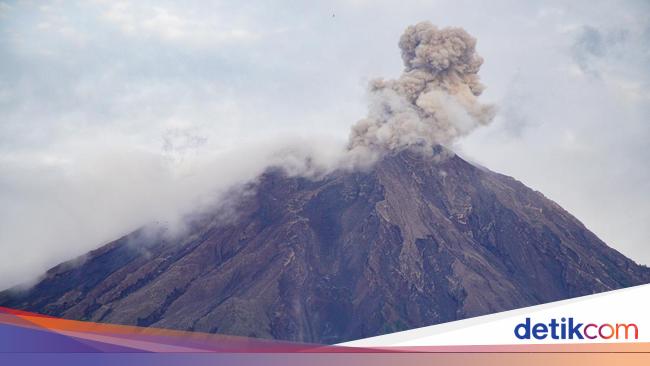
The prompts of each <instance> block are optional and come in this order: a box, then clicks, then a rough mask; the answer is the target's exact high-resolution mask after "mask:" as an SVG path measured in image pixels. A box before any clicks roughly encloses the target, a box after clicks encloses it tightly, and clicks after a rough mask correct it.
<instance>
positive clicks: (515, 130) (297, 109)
mask: <svg viewBox="0 0 650 366" xmlns="http://www.w3.org/2000/svg"><path fill="white" fill-rule="evenodd" d="M648 13H650V3H648V2H647V1H639V0H623V1H621V2H616V3H613V2H608V1H591V0H590V1H586V0H576V1H572V2H570V3H568V2H566V1H554V0H548V1H544V2H543V3H540V2H521V1H499V2H485V3H483V2H472V3H465V2H458V1H451V0H438V1H427V2H408V1H406V2H401V3H400V4H399V6H396V5H395V2H387V1H382V0H378V1H352V2H350V1H333V2H318V3H314V2H284V1H279V2H274V3H272V4H271V3H269V2H264V1H255V0H254V1H251V2H248V3H247V5H246V6H242V5H241V3H240V2H235V1H218V2H209V3H207V2H205V1H197V0H188V1H185V2H183V3H182V4H179V3H178V2H170V1H148V0H142V1H137V2H136V1H93V2H89V1H75V0H67V1H57V2H54V1H52V2H49V1H43V2H39V3H34V2H19V1H3V0H0V203H1V204H0V250H2V253H3V254H2V255H0V287H7V286H10V285H13V284H16V283H18V282H22V281H24V280H25V279H27V278H33V277H34V276H36V275H38V274H40V273H42V272H43V271H45V270H46V269H48V268H49V267H51V266H53V265H55V264H57V263H59V262H61V261H64V260H67V259H69V258H72V257H75V256H77V255H80V254H83V253H85V252H87V251H88V250H92V249H94V248H96V247H99V246H100V245H102V244H104V243H106V242H108V241H110V240H113V239H115V238H117V237H119V236H120V235H123V234H125V233H127V232H129V231H131V230H133V229H134V228H136V227H138V226H139V225H142V224H145V223H147V222H151V221H152V220H154V221H155V220H162V221H165V220H166V221H169V219H170V217H174V216H175V213H176V212H179V211H183V210H185V209H187V207H188V206H191V205H192V204H194V203H196V204H197V205H198V206H201V205H204V204H208V203H209V202H210V201H211V200H218V199H219V197H220V196H222V195H223V194H222V193H220V192H223V191H224V189H225V188H224V187H225V186H227V185H228V184H235V185H236V184H238V183H237V182H241V181H247V180H249V179H252V178H251V177H254V176H255V175H256V174H258V173H259V171H260V170H261V169H263V167H264V166H266V165H268V164H273V161H272V160H273V159H276V161H277V159H279V160H282V161H284V162H286V163H289V162H291V166H293V168H291V169H292V171H294V172H295V171H299V172H303V171H305V169H309V170H311V171H312V173H313V172H314V171H319V170H321V171H322V170H327V169H331V166H333V165H337V164H339V163H338V159H339V157H340V154H342V151H345V150H346V148H347V146H346V144H347V143H348V140H349V138H350V125H351V124H353V123H354V121H357V120H359V118H360V117H361V116H367V117H366V119H371V120H372V121H371V122H372V123H371V124H370V126H371V127H373V128H374V127H376V128H377V129H376V131H374V132H371V133H370V134H369V136H368V139H367V141H366V142H363V141H362V142H360V143H359V144H360V146H363V144H366V145H373V146H375V147H373V149H375V148H377V149H379V150H381V149H386V148H389V147H390V146H402V145H403V144H406V145H408V144H409V143H412V142H413V143H415V144H422V143H423V142H422V141H423V140H422V137H421V136H412V138H407V139H405V140H404V141H401V142H400V141H399V140H397V141H395V140H391V139H390V138H388V137H386V136H391V134H390V133H386V134H385V135H384V132H383V131H384V130H386V131H387V132H394V131H393V127H396V126H399V124H395V125H392V124H391V125H390V126H391V127H390V128H388V127H387V128H383V127H382V126H383V125H386V124H387V123H386V122H391V123H392V122H394V121H393V119H394V116H392V117H390V116H387V115H385V113H384V112H385V105H386V104H388V105H389V106H390V105H391V104H390V103H395V104H396V105H395V106H394V107H391V108H394V109H395V110H400V111H404V113H405V114H406V116H409V117H413V120H414V121H416V122H418V123H416V124H415V126H417V128H423V131H424V132H425V133H422V134H421V135H424V136H427V135H428V134H429V135H430V136H434V137H432V138H431V139H430V140H431V141H438V139H439V140H440V141H450V139H451V141H452V142H450V143H451V144H452V145H453V149H454V150H455V151H456V152H458V153H459V154H461V155H462V156H463V157H464V158H468V159H471V160H474V161H477V162H478V163H480V164H482V165H484V166H486V167H489V168H490V169H492V170H495V171H498V172H501V173H505V174H508V175H511V176H514V177H516V178H517V179H519V180H521V181H523V182H524V183H525V184H527V185H528V186H530V187H533V188H534V189H537V190H539V191H541V192H543V193H544V195H546V196H547V197H549V198H551V199H553V200H555V201H556V202H558V203H559V204H560V205H561V206H562V207H564V208H566V209H567V210H568V211H569V212H571V213H572V214H574V215H575V216H576V217H578V218H579V219H580V220H581V221H582V222H583V223H585V225H586V226H587V227H588V228H589V229H590V230H592V231H594V232H595V233H596V234H597V235H598V236H599V237H601V238H602V239H603V240H604V241H605V242H607V243H608V244H609V245H611V246H612V247H614V248H615V249H617V250H619V251H621V252H623V254H625V255H627V256H629V257H631V258H632V259H634V260H636V261H638V262H641V263H646V264H648V263H650V246H648V245H647V243H648V239H649V238H650V225H647V222H648V221H650V200H648V199H647V192H649V191H650V183H649V182H650V166H649V165H648V164H647V162H648V161H649V160H650V150H648V149H647V141H649V140H650V124H648V116H650V72H649V71H648V67H647V65H648V64H650V59H649V55H650V20H649V19H648V17H647V16H646V14H648ZM332 14H335V15H336V16H335V17H332ZM422 19H428V20H430V21H431V22H432V23H433V24H437V25H438V26H439V27H440V28H438V30H437V31H438V32H440V31H442V30H443V29H446V28H445V27H448V26H458V25H460V26H463V27H464V28H465V29H466V30H467V32H468V33H469V34H471V35H473V36H475V37H476V38H477V39H478V40H479V42H478V43H477V44H475V45H474V52H476V53H478V54H480V55H482V56H484V57H485V61H484V63H483V64H482V65H481V70H480V75H481V80H482V81H483V82H484V83H485V84H486V85H488V86H489V87H488V88H486V89H485V90H484V91H483V93H482V94H481V95H480V100H481V101H482V102H481V103H478V102H477V104H476V106H481V105H490V104H494V105H497V106H498V110H496V114H495V116H494V118H493V120H492V122H491V123H489V124H487V125H485V126H484V127H482V128H478V129H475V130H473V132H472V133H471V134H468V135H466V136H463V135H462V133H463V132H462V131H464V129H463V127H464V126H467V130H471V129H472V128H474V127H475V126H479V125H480V124H479V123H478V122H477V120H480V119H477V120H473V119H467V120H466V121H467V124H466V125H464V124H461V125H459V126H451V127H453V128H450V129H449V131H452V133H447V132H445V133H442V132H440V131H447V130H446V129H445V128H444V126H445V125H444V124H443V125H441V126H443V128H441V129H440V130H438V131H439V132H438V133H437V134H430V132H431V131H429V130H428V129H427V127H426V126H427V125H425V126H424V127H423V126H421V124H419V119H422V116H424V117H425V118H424V120H426V119H427V118H426V117H427V116H426V114H423V113H425V110H424V109H422V108H421V107H419V106H418V105H417V104H415V105H414V104H413V103H412V102H410V101H409V99H408V98H406V97H405V95H407V94H408V93H403V94H398V92H397V91H395V90H393V89H392V88H393V87H397V85H398V84H399V80H401V79H402V76H403V75H406V74H409V73H416V69H417V68H418V67H420V66H422V65H426V62H425V61H427V60H429V56H426V57H422V58H421V60H422V62H424V63H420V61H418V62H417V63H416V64H417V65H413V66H409V65H404V60H403V59H400V57H399V53H398V52H399V51H398V50H397V49H396V48H395V47H394V45H395V43H396V41H397V38H398V37H399V35H400V34H402V32H403V31H404V27H405V26H406V25H408V24H416V23H417V22H419V21H421V20H422ZM495 19H497V20H498V21H495ZM424 33H427V32H424ZM414 35H415V33H414ZM416 39H417V38H414V40H416ZM422 40H424V38H422V39H421V41H420V44H422V45H426V44H427V42H426V41H425V42H422ZM416 48H417V47H416ZM465 50H469V49H468V48H465ZM396 51H398V52H396ZM413 52H415V51H413ZM420 52H421V53H422V52H424V53H423V55H425V54H427V52H426V51H424V50H422V51H420ZM410 57H411V58H412V57H413V56H410ZM459 62H464V61H459ZM459 65H460V64H459ZM401 70H405V71H404V72H401ZM421 72H422V73H425V74H431V73H432V71H431V70H421V71H417V73H421ZM457 72H458V71H457ZM443 74H444V73H443ZM461 74H462V72H461ZM470 74H471V73H470ZM377 76H384V77H385V80H384V81H383V83H386V84H391V85H390V86H384V87H383V88H382V89H381V91H380V93H373V92H370V93H369V92H368V89H367V86H368V84H371V85H373V84H374V83H373V82H372V81H371V80H372V79H373V78H376V77H377ZM416 81H417V82H416V85H420V86H421V85H422V84H421V83H420V81H418V80H416ZM463 83H464V84H471V82H468V81H467V80H464V81H462V82H460V84H463ZM434 86H435V83H434V84H433V85H432V87H431V89H432V90H434V89H436V90H439V91H440V90H442V91H444V93H443V94H445V93H446V94H448V95H449V96H448V97H447V98H450V99H452V100H454V103H456V104H460V105H461V106H460V107H458V108H456V109H454V110H451V111H447V113H452V114H453V113H457V114H458V115H460V116H466V117H467V116H468V115H470V113H469V112H468V111H469V110H472V109H471V108H469V109H468V108H466V106H463V105H462V103H461V101H459V100H458V98H459V95H452V94H453V93H448V92H447V89H445V88H444V87H438V86H435V87H434ZM397 89H399V88H397ZM470 90H471V88H470ZM383 94H392V95H393V96H394V98H393V97H391V98H392V100H391V99H390V98H388V101H387V100H386V97H385V96H384V95H383ZM424 94H426V91H425V92H424ZM471 94H474V91H473V92H472V93H471ZM466 95H467V96H469V97H470V98H471V97H472V96H471V95H469V94H466ZM421 96H422V94H420V97H421ZM474 96H475V95H474ZM441 98H444V97H440V98H438V99H441ZM434 100H435V98H434ZM369 105H370V107H368V106H369ZM382 106H383V107H382ZM420 109H422V110H420ZM415 117H417V118H415ZM436 118H438V116H437V115H436ZM436 121H437V120H436ZM378 122H381V123H379V124H378ZM453 129H459V131H458V135H457V136H456V137H454V133H456V132H453V131H454V130H453ZM378 131H382V132H381V133H380V134H379V135H378V134H377V132H378ZM291 136H293V137H291ZM317 136H327V139H322V138H320V137H317ZM418 139H419V140H418ZM263 141H277V146H271V145H273V144H268V143H267V144H264V143H262V142H263ZM447 143H449V142H447ZM391 144H392V145H391ZM332 146H334V147H332ZM310 150H312V151H310ZM356 150H364V151H365V150H367V151H366V152H368V151H370V150H369V149H367V148H365V147H364V148H357V149H356ZM307 155H312V156H315V157H321V158H322V160H321V162H322V163H321V164H320V166H319V167H318V168H317V169H314V167H315V165H314V164H306V160H305V159H304V157H305V156H307ZM237 156H242V159H241V160H240V159H235V158H236V157H237ZM347 160H348V161H349V160H350V159H347ZM316 174H317V173H316ZM222 183H223V185H222ZM175 187H179V189H177V188H175ZM181 188H182V189H181Z"/></svg>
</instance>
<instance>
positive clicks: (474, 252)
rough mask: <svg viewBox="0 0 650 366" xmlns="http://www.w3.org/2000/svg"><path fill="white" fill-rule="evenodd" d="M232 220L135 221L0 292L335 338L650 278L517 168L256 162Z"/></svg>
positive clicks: (7, 297)
mask: <svg viewBox="0 0 650 366" xmlns="http://www.w3.org/2000/svg"><path fill="white" fill-rule="evenodd" d="M254 192H255V193H254V194H251V195H248V196H246V197H244V198H242V199H241V202H240V203H239V207H238V209H237V215H236V216H235V218H234V219H232V220H229V221H223V220H221V219H219V218H220V217H221V216H220V215H214V216H213V217H203V218H202V219H197V220H196V221H195V222H194V224H193V226H192V228H191V229H190V230H189V231H188V233H187V234H185V235H184V236H183V237H180V238H176V239H174V240H165V239H164V236H163V235H151V234H147V233H146V232H145V231H143V230H141V231H137V232H135V233H133V234H130V235H128V236H126V237H124V238H122V239H119V240H117V241H115V242H113V243H110V244H108V245H106V246H104V247H102V248H100V249H98V250H95V251H93V252H91V253H90V254H89V255H88V256H87V258H86V259H85V260H84V261H83V262H80V263H77V264H75V263H67V264H63V265H60V266H57V267H55V268H53V269H51V270H50V271H48V272H47V274H46V275H45V277H44V279H43V280H42V281H41V282H40V283H38V284H37V285H36V286H35V287H33V288H31V289H30V290H27V291H22V292H20V291H16V290H13V291H5V292H4V293H0V305H2V306H8V307H14V308H19V309H24V310H29V311H36V312H41V313H45V314H51V315H55V316H62V317H65V318H70V319H84V320H92V321H99V322H109V323H121V324H133V325H140V326H152V327H163V328H175V329H181V330H194V331H203V332H217V333H225V334H236V335H244V336H253V337H266V338H277V339H286V340H297V341H306V342H317V343H335V342H342V341H347V340H353V339H358V338H363V337H369V336H375V335H379V334H383V333H388V332H394V331H399V330H404V329H409V328H415V327H421V326H427V325H432V324H436V323H441V322H447V321H451V320H456V319H461V318H466V317H471V316H477V315H482V314H487V313H492V312H497V311H503V310H508V309H513V308H518V307H523V306H529V305H534V304H539V303H544V302H549V301H555V300H560V299H566V298H570V297H575V296H581V295H587V294H592V293H596V292H601V291H607V290H612V289H617V288H622V287H627V286H633V285H638V284H643V283H648V282H650V270H649V269H648V268H646V267H644V266H639V265H637V264H635V263H634V262H632V261H631V260H629V259H627V258H626V257H624V256H623V255H621V254H620V253H618V252H617V251H615V250H613V249H611V248H609V247H608V246H607V245H605V243H603V242H602V241H601V240H599V239H598V238H597V237H596V236H595V235H594V234H593V233H591V232H590V231H589V230H587V229H586V228H585V227H584V225H582V224H581V223H580V222H579V221H578V220H577V219H575V218H574V217H573V216H571V215H570V214H569V213H567V212H566V211H564V210H563V209H562V208H561V207H559V206H558V205H557V204H555V203H554V202H552V201H550V200H548V199H546V198H545V197H544V196H543V195H542V194H540V193H538V192H534V191H532V190H530V189H529V188H527V187H525V186H524V185H523V184H521V183H520V182H518V181H516V180H514V179H512V178H510V177H507V176H503V175H500V174H497V173H494V172H491V171H488V170H485V169H482V168H478V167H476V166H473V165H471V164H469V163H467V162H466V161H464V160H462V159H461V158H459V157H457V156H454V157H451V158H447V159H442V160H436V159H433V158H423V157H421V156H420V155H418V154H415V153H412V152H407V151H405V152H402V153H399V154H395V155H392V156H388V157H386V158H384V159H383V160H382V161H381V162H379V163H378V164H377V165H375V166H374V167H373V168H372V169H371V170H369V171H367V172H354V173H350V172H335V173H332V174H329V175H327V176H326V177H324V178H322V179H319V180H316V181H313V180H309V179H306V178H299V177H287V176H286V175H285V174H283V173H282V172H281V171H269V172H267V173H266V174H264V175H263V176H262V177H261V179H260V181H259V183H258V184H257V187H256V189H255V190H254Z"/></svg>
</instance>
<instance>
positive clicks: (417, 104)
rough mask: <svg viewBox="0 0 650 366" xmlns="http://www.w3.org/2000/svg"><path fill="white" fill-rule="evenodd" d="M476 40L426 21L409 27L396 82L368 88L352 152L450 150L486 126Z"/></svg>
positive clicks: (490, 112) (487, 109)
mask: <svg viewBox="0 0 650 366" xmlns="http://www.w3.org/2000/svg"><path fill="white" fill-rule="evenodd" d="M475 46H476V39H475V38H473V37H472V36H470V35H469V34H468V33H467V32H466V31H465V30H463V29H462V28H443V29H439V28H437V27H436V26H434V25H433V24H431V23H429V22H421V23H418V24H416V25H413V26H409V27H408V28H406V30H405V31H404V34H402V37H401V38H400V41H399V47H400V49H401V50H402V59H403V60H404V66H405V68H404V72H403V73H402V75H401V76H400V78H399V79H397V80H384V79H377V80H373V81H372V82H371V83H370V106H369V112H368V116H367V117H366V118H364V119H362V120H360V121H359V122H357V123H356V125H354V126H353V127H352V131H351V135H350V142H349V148H350V150H351V151H355V150H358V151H367V150H371V151H393V150H400V149H403V148H406V147H414V146H417V147H423V148H426V149H429V151H430V148H431V147H433V146H435V145H438V144H440V145H450V144H451V143H453V142H454V141H455V140H456V139H457V138H458V137H461V136H464V135H467V134H468V133H470V132H471V131H473V130H474V129H475V128H477V127H478V126H481V125H486V124H488V123H490V121H491V120H492V118H493V116H494V108H493V106H491V105H485V104H481V103H479V101H478V99H477V97H478V96H479V95H480V94H481V92H482V91H483V85H482V84H481V83H480V82H479V77H478V71H479V69H480V67H481V64H482V63H483V59H482V58H481V57H480V56H479V55H478V54H477V53H476V50H475Z"/></svg>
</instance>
